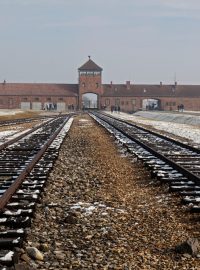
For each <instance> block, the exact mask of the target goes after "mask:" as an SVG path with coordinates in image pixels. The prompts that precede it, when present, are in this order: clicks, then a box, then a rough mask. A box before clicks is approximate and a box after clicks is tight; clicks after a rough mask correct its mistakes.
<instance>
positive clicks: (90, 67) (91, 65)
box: [78, 56, 103, 71]
mask: <svg viewBox="0 0 200 270" xmlns="http://www.w3.org/2000/svg"><path fill="white" fill-rule="evenodd" d="M78 70H79V71H102V70H103V69H102V68H101V67H99V66H98V65H97V64H95V62H94V61H92V60H91V59H90V56H89V60H88V61H87V62H86V63H85V64H83V65H82V66H81V67H80V68H79V69H78Z"/></svg>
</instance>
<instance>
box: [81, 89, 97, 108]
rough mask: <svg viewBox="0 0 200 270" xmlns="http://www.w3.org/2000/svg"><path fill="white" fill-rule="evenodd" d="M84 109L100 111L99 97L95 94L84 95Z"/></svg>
mask: <svg viewBox="0 0 200 270" xmlns="http://www.w3.org/2000/svg"><path fill="white" fill-rule="evenodd" d="M82 109H98V95H97V94H94V93H85V94H83V95H82Z"/></svg>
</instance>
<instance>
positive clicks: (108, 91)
mask: <svg viewBox="0 0 200 270" xmlns="http://www.w3.org/2000/svg"><path fill="white" fill-rule="evenodd" d="M103 96H110V97H140V96H141V97H190V98H192V97H200V85H150V84H135V85H133V84H132V85H130V86H128V87H127V85H126V84H103Z"/></svg>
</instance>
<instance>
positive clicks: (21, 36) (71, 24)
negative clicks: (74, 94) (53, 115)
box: [0, 0, 200, 84]
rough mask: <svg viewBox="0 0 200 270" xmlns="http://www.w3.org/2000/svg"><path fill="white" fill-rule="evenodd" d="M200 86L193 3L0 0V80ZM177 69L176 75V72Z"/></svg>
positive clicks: (199, 14)
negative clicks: (93, 72)
mask: <svg viewBox="0 0 200 270" xmlns="http://www.w3.org/2000/svg"><path fill="white" fill-rule="evenodd" d="M88 55H91V58H92V60H93V61H95V62H96V63H97V64H98V65H100V66H101V67H102V68H103V82H104V83H109V82H110V81H111V80H112V81H113V83H124V82H125V81H126V80H131V82H135V83H159V82H160V81H162V82H163V83H172V82H173V81H174V79H175V77H176V79H177V81H178V83H179V84H200V0H124V1H122V0H0V81H3V80H4V79H6V80H7V82H55V83H77V79H78V73H77V69H78V67H79V66H81V65H82V64H84V62H86V61H87V59H88ZM175 74H176V76H175Z"/></svg>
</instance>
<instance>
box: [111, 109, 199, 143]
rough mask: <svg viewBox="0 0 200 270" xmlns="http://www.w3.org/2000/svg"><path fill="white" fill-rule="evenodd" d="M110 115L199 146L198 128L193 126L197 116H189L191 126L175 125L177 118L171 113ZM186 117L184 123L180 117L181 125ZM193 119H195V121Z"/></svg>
mask: <svg viewBox="0 0 200 270" xmlns="http://www.w3.org/2000/svg"><path fill="white" fill-rule="evenodd" d="M106 113H109V114H111V113H110V112H106ZM153 114H154V113H153ZM111 115H113V116H115V117H119V118H121V119H124V120H131V121H133V122H135V123H138V124H143V125H148V126H152V127H154V128H156V129H158V130H162V131H167V132H169V133H172V134H174V135H177V136H180V137H182V138H183V142H184V138H186V139H189V140H191V141H192V142H194V143H195V144H200V127H199V126H198V125H196V126H195V125H194V123H195V121H196V122H197V120H198V118H200V117H199V116H195V115H190V117H191V119H192V118H193V124H192V125H191V124H180V123H176V121H178V118H177V119H176V114H175V115H173V114H172V113H169V114H167V113H166V114H164V113H160V114H159V112H157V113H156V114H154V115H152V113H151V112H149V113H148V112H145V114H142V116H138V115H137V114H134V115H132V114H126V113H122V112H121V113H112V114H111ZM163 115H164V120H161V119H162V116H163ZM145 116H146V117H149V118H152V117H153V116H154V119H155V120H152V119H148V118H145ZM187 117H188V115H185V121H184V117H182V121H183V123H184V122H186V123H187V120H186V119H187ZM195 118H197V119H196V120H195ZM158 119H159V120H158ZM172 119H173V120H172ZM171 121H174V122H171ZM198 121H200V120H198Z"/></svg>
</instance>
